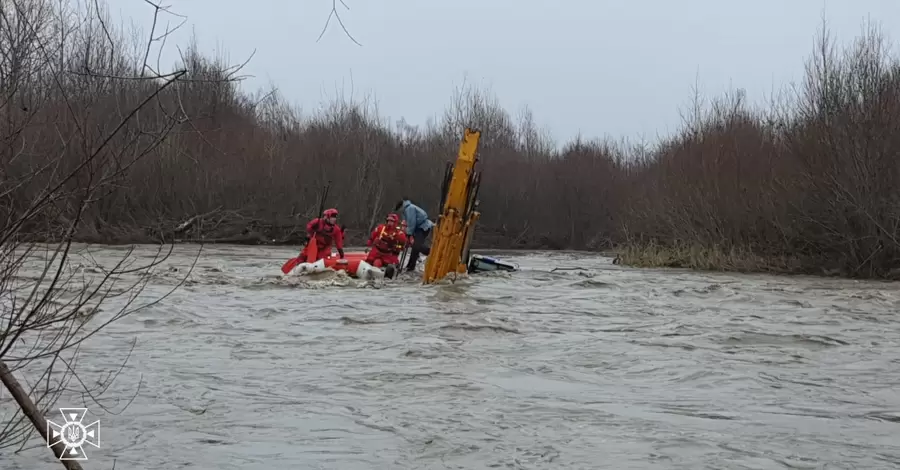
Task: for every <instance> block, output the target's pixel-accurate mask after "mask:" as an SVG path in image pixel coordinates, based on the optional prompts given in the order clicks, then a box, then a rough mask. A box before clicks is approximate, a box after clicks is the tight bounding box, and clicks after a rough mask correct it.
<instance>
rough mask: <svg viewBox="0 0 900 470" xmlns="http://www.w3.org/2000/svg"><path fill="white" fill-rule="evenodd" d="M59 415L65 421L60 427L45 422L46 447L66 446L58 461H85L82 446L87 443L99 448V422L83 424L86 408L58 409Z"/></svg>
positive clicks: (85, 455) (48, 421)
mask: <svg viewBox="0 0 900 470" xmlns="http://www.w3.org/2000/svg"><path fill="white" fill-rule="evenodd" d="M59 413H60V414H61V415H62V417H63V419H64V420H65V422H63V424H62V425H59V424H56V423H54V422H53V421H50V420H49V419H48V420H47V447H53V446H55V445H57V444H59V443H62V444H63V445H64V446H66V449H65V450H64V451H63V453H62V455H61V456H59V460H87V459H88V458H87V454H85V453H84V448H82V446H83V445H84V444H85V443H88V444H90V445H92V446H94V447H96V448H98V449H99V448H100V420H97V421H94V422H93V423H91V424H88V425H85V424H83V423H82V420H84V415H86V414H87V408H60V409H59Z"/></svg>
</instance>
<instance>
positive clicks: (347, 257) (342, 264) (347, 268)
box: [291, 253, 394, 281]
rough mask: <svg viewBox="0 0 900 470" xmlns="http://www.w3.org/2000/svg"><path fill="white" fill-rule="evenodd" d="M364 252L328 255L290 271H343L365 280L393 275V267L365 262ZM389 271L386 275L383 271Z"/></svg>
mask: <svg viewBox="0 0 900 470" xmlns="http://www.w3.org/2000/svg"><path fill="white" fill-rule="evenodd" d="M366 256H367V255H366V253H344V257H343V258H341V257H340V256H335V255H333V254H331V255H328V257H326V258H324V259H320V260H318V261H316V262H315V263H300V264H298V265H297V267H295V268H294V269H293V271H291V273H297V274H314V273H321V272H326V271H328V270H332V271H344V272H345V273H347V275H348V276H350V277H353V278H357V279H363V280H367V281H371V280H376V279H383V278H384V277H387V278H388V279H390V278H391V277H393V271H394V270H393V269H380V268H376V267H375V266H372V265H371V264H369V263H367V262H366ZM386 271H390V273H388V274H389V275H388V276H385V272H386Z"/></svg>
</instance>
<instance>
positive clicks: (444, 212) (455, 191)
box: [423, 128, 481, 284]
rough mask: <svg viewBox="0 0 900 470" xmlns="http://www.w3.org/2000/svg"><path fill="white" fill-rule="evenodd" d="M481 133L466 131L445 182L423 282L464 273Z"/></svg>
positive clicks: (472, 226) (474, 215)
mask: <svg viewBox="0 0 900 470" xmlns="http://www.w3.org/2000/svg"><path fill="white" fill-rule="evenodd" d="M480 138H481V131H479V130H474V129H469V128H466V130H465V134H464V135H463V139H462V142H461V143H460V145H459V154H458V155H457V158H456V164H455V165H453V169H452V173H450V174H449V175H448V176H449V178H450V179H449V182H447V181H445V187H446V192H445V195H444V198H443V201H444V202H443V207H442V208H441V215H440V217H439V218H438V220H437V227H436V228H435V231H434V233H435V235H434V240H433V243H432V246H431V253H430V254H429V255H428V258H426V260H425V274H424V279H423V281H424V283H425V284H431V283H433V282H436V281H440V280H441V279H443V278H444V277H446V276H447V274H449V273H451V272H454V273H460V274H462V273H465V272H467V264H468V261H469V259H468V258H469V248H470V245H471V243H472V237H473V235H474V233H475V222H476V221H477V220H478V217H479V216H480V215H481V214H480V213H479V212H478V211H477V210H476V209H477V205H478V203H477V197H478V188H479V186H480V185H481V175H480V173H479V172H476V171H475V163H476V162H477V160H478V159H477V156H476V154H477V152H478V141H479V139H480Z"/></svg>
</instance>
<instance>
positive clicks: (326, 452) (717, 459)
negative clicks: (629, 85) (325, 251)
mask: <svg viewBox="0 0 900 470" xmlns="http://www.w3.org/2000/svg"><path fill="white" fill-rule="evenodd" d="M92 250H93V252H92V253H93V259H97V260H99V261H98V262H102V261H103V260H104V259H105V260H112V259H114V258H115V257H116V256H118V255H121V253H122V252H121V251H120V250H103V249H98V248H93V249H92ZM195 254H196V251H195V250H184V252H183V253H182V252H176V255H175V256H174V257H173V258H172V259H170V260H169V261H167V263H168V264H167V265H165V266H160V267H159V269H157V270H156V273H155V274H154V277H152V278H151V281H152V282H151V284H150V286H148V295H151V296H153V295H162V294H164V293H165V292H167V291H168V290H169V289H171V288H172V287H173V286H174V285H176V284H177V283H178V282H180V280H181V279H184V278H185V276H187V278H188V280H189V285H187V286H186V287H184V288H182V289H180V290H178V291H176V292H175V293H174V294H173V295H172V296H171V297H169V298H168V299H166V300H165V301H164V302H163V303H161V304H158V305H154V306H152V307H150V308H148V309H145V310H142V311H140V312H138V313H135V314H134V315H132V316H130V317H126V318H125V319H123V320H121V321H120V322H118V323H115V324H113V325H112V326H111V327H110V328H109V329H108V330H107V332H106V334H105V335H100V336H97V337H95V338H92V339H91V340H90V341H88V342H87V343H86V344H85V345H84V346H83V351H82V352H81V358H80V364H84V366H83V367H85V368H86V369H85V370H90V371H91V372H92V373H93V372H94V371H96V372H97V373H99V372H101V371H105V370H106V369H109V368H111V367H114V365H115V364H116V363H117V362H116V361H117V360H120V359H121V358H122V357H123V356H124V355H125V353H126V352H127V350H128V348H129V347H130V341H131V340H132V339H133V338H134V337H135V336H137V339H138V340H137V343H136V346H135V351H134V352H133V353H132V356H131V359H130V362H129V367H128V368H126V370H125V371H124V372H123V373H122V377H121V378H120V379H119V380H118V381H117V384H119V385H116V386H115V387H114V388H113V391H112V392H111V393H113V394H119V398H122V397H130V396H131V395H133V394H134V393H135V391H136V389H137V391H138V394H137V396H136V398H135V399H134V402H133V403H132V404H131V406H130V407H129V408H128V409H127V410H126V412H124V413H123V414H120V415H114V414H102V413H101V411H100V410H99V409H98V410H96V414H97V415H98V418H99V419H101V421H102V423H103V427H104V429H105V430H104V444H103V447H102V448H101V449H90V451H91V454H90V456H91V463H92V464H94V463H95V462H96V465H97V468H111V464H112V459H114V458H115V459H117V466H118V467H121V468H142V469H151V470H152V469H171V468H192V469H260V470H262V469H272V468H319V469H340V470H350V469H370V468H392V469H421V468H435V469H437V468H466V469H469V468H473V469H474V468H522V469H525V468H559V469H587V468H607V467H608V468H617V469H632V468H633V469H671V468H684V469H691V470H694V469H699V468H715V469H720V468H721V469H725V468H735V469H738V468H760V469H762V468H830V467H829V466H833V467H835V468H872V469H876V468H896V467H897V466H900V441H898V440H897V438H896V436H897V429H898V428H897V426H898V424H900V394H898V392H897V391H896V389H897V388H896V384H897V383H900V368H898V367H897V366H898V365H900V348H898V346H900V326H898V322H897V317H896V311H897V306H898V305H900V304H898V300H900V289H898V288H897V287H896V285H895V284H890V283H860V282H851V281H841V280H821V279H812V278H802V277H797V278H793V277H792V278H786V277H768V276H760V275H754V276H751V275H730V274H702V275H701V274H696V273H690V272H686V271H664V270H646V271H641V270H633V269H629V268H625V267H621V266H616V265H612V264H611V260H609V259H608V258H601V257H590V256H586V255H583V254H578V253H562V254H553V253H539V254H535V255H516V256H511V255H507V254H500V255H498V256H500V257H511V258H515V259H514V261H515V262H517V263H518V264H520V265H521V266H522V271H520V272H518V273H515V274H508V273H500V274H494V275H488V276H475V277H471V278H468V279H466V278H460V279H459V280H457V281H455V282H452V283H451V282H446V283H442V284H439V285H433V286H427V287H423V286H421V285H419V282H418V280H417V279H415V278H404V279H401V280H399V281H396V282H386V283H366V282H360V281H356V280H353V279H350V278H347V277H346V276H341V275H323V276H319V277H313V278H309V277H299V276H281V275H280V274H279V273H278V268H279V267H280V265H281V263H282V262H283V260H284V259H287V258H288V257H290V256H294V255H295V254H296V250H295V249H272V248H235V247H215V248H206V249H205V250H204V254H203V256H202V257H201V258H200V260H199V261H198V264H197V268H196V269H195V270H194V271H193V272H190V273H188V272H186V270H185V269H183V268H184V267H185V266H188V265H189V264H190V262H192V260H193V258H192V256H193V255H195ZM79 262H81V263H83V264H84V266H82V267H80V268H79V269H82V270H84V271H85V272H88V273H90V271H91V269H94V270H96V271H101V272H102V270H99V269H95V268H92V267H91V266H90V265H89V264H85V263H87V262H86V261H84V260H80V261H79ZM170 266H175V267H179V266H180V268H179V269H169V267H170ZM573 266H578V267H579V269H563V270H555V271H554V268H556V267H562V268H570V267H573ZM26 274H28V273H26ZM31 275H32V276H33V273H32V274H31ZM139 377H142V382H141V386H140V388H139V389H138V388H137V387H136V384H137V382H138V379H139ZM70 399H71V400H74V399H73V398H71V397H66V398H65V400H70ZM122 399H123V400H125V399H126V398H122ZM80 404H81V402H80V401H79V402H76V403H73V402H66V403H60V405H61V406H79V405H80ZM87 405H88V406H89V407H91V404H90V403H88V404H87ZM91 411H92V412H94V411H95V408H91ZM44 450H45V449H34V450H29V451H26V452H23V453H21V454H17V455H14V456H9V455H8V454H2V455H0V459H2V460H3V468H14V469H19V468H20V469H23V470H24V469H31V468H37V467H38V466H41V465H44V464H46V465H55V464H56V463H54V462H53V460H52V459H51V458H49V457H47V455H46V452H44Z"/></svg>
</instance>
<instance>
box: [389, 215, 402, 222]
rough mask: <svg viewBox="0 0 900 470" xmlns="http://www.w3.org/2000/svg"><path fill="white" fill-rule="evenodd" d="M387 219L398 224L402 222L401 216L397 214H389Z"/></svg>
mask: <svg viewBox="0 0 900 470" xmlns="http://www.w3.org/2000/svg"><path fill="white" fill-rule="evenodd" d="M387 221H388V222H391V223H394V224H396V223H398V222H400V217H397V214H388V216H387Z"/></svg>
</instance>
